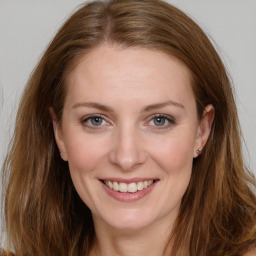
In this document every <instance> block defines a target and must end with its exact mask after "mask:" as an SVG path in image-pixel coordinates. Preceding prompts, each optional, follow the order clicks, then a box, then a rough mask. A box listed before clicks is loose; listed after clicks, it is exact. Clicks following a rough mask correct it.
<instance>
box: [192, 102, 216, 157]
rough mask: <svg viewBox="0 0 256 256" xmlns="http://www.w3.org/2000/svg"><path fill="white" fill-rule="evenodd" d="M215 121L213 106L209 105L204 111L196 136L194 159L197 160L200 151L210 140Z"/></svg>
mask: <svg viewBox="0 0 256 256" xmlns="http://www.w3.org/2000/svg"><path fill="white" fill-rule="evenodd" d="M213 119H214V107H213V105H207V106H206V107H205V109H204V112H203V116H202V118H201V119H200V121H199V124H198V128H197V135H196V140H195V148H194V158H196V157H197V156H198V155H199V154H200V149H201V150H203V148H204V146H205V144H206V142H207V140H208V138H209V135H210V132H211V128H212V122H213ZM198 150H199V152H198Z"/></svg>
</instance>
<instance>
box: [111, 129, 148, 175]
mask: <svg viewBox="0 0 256 256" xmlns="http://www.w3.org/2000/svg"><path fill="white" fill-rule="evenodd" d="M140 136H141V134H140V133H139V130H138V129H137V127H136V125H131V124H123V125H121V126H119V127H118V128H117V130H116V132H115V134H114V139H113V142H114V143H113V148H112V150H111V152H110V161H111V162H112V163H113V164H115V165H118V166H119V168H121V169H122V170H124V171H128V170H133V169H134V168H135V167H136V166H138V165H140V164H142V163H143V162H145V160H146V152H145V150H144V149H143V145H142V143H141V137H140Z"/></svg>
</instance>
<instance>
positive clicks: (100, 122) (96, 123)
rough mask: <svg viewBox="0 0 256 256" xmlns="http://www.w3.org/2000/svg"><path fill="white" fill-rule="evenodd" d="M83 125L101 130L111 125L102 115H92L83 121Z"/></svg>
mask: <svg viewBox="0 0 256 256" xmlns="http://www.w3.org/2000/svg"><path fill="white" fill-rule="evenodd" d="M82 124H83V125H85V126H87V127H89V128H100V127H101V126H105V125H109V123H108V122H107V121H106V120H105V119H104V118H103V117H102V116H101V115H90V116H87V117H85V118H84V119H83V120H82Z"/></svg>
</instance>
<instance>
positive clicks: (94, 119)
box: [92, 117, 102, 126]
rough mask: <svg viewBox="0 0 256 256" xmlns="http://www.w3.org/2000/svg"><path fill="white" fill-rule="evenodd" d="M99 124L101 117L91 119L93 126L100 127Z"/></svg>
mask: <svg viewBox="0 0 256 256" xmlns="http://www.w3.org/2000/svg"><path fill="white" fill-rule="evenodd" d="M101 123H102V118H101V117H94V118H93V119H92V124H93V125H96V126H97V125H101Z"/></svg>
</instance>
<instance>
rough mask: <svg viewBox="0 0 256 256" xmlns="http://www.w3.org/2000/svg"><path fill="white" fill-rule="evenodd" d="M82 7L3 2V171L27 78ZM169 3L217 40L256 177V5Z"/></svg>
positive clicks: (31, 0) (246, 1)
mask: <svg viewBox="0 0 256 256" xmlns="http://www.w3.org/2000/svg"><path fill="white" fill-rule="evenodd" d="M83 2H84V1H81V0H80V1H79V0H41V1H39V0H0V117H1V121H0V165H1V166H2V164H3V159H4V155H5V153H6V150H7V145H8V143H9V141H10V138H11V135H12V132H13V127H14V120H15V114H16V110H17V106H18V102H19V99H20V96H21V93H22V91H23V88H24V86H25V84H26V82H27V80H28V77H29V75H30V73H31V71H32V70H33V68H34V66H35V65H36V63H37V61H38V59H39V58H40V56H41V54H42V52H43V51H44V49H45V48H46V46H47V45H48V43H49V42H50V40H51V38H52V37H53V35H54V34H55V32H56V31H57V29H58V28H59V27H60V25H61V24H62V23H63V21H64V20H65V19H66V18H67V17H68V16H69V15H70V14H71V13H72V12H73V11H74V9H75V8H76V7H77V6H78V5H79V4H81V3H83ZM168 2H170V3H173V4H174V5H176V6H177V7H180V8H181V9H182V10H183V11H185V12H186V13H187V14H188V15H189V16H191V17H192V18H194V20H195V21H196V22H198V23H199V25H200V26H201V27H202V28H203V29H204V31H205V32H206V33H207V34H208V35H209V36H210V37H211V38H213V39H212V42H213V43H214V45H215V47H216V49H217V51H218V52H219V54H220V55H221V57H222V59H223V61H224V63H225V65H226V67H227V69H228V70H229V73H230V76H231V77H232V80H233V84H234V87H235V90H236V102H237V107H238V111H239V117H240V120H241V126H242V130H243V133H244V139H245V144H244V147H243V149H244V155H245V159H246V163H247V164H248V166H249V167H250V168H251V170H252V171H253V172H254V174H256V132H255V131H256V82H255V81H256V77H255V73H256V15H255V11H256V0H214V1H212V0H170V1H168ZM245 145H246V146H245ZM31 150H33V149H31Z"/></svg>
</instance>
